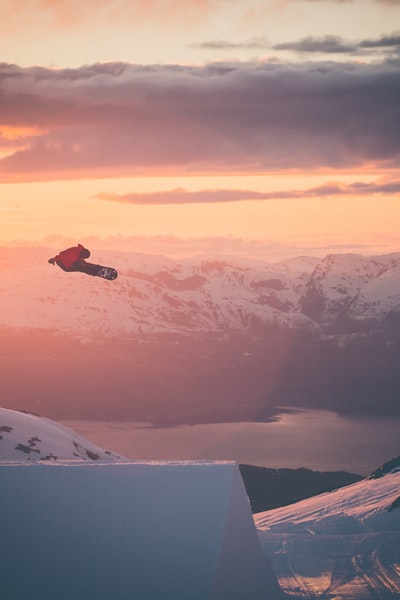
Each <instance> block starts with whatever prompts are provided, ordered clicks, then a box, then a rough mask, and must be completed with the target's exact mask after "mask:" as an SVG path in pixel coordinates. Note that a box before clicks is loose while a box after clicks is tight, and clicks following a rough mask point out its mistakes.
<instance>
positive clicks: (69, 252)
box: [53, 244, 84, 269]
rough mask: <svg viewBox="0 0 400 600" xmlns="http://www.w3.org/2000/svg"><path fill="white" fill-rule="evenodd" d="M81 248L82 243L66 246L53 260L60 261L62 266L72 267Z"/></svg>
mask: <svg viewBox="0 0 400 600" xmlns="http://www.w3.org/2000/svg"><path fill="white" fill-rule="evenodd" d="M83 249H84V248H83V246H82V244H78V245H77V246H73V247H72V248H67V249H66V250H63V251H62V252H60V254H57V256H55V257H54V259H53V260H55V261H56V262H57V261H60V263H62V264H63V265H64V267H67V269H68V268H69V267H72V265H73V264H74V262H76V261H77V260H78V259H79V257H80V255H81V252H82V250H83Z"/></svg>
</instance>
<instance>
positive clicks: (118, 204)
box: [0, 0, 400, 259]
mask: <svg viewBox="0 0 400 600" xmlns="http://www.w3.org/2000/svg"><path fill="white" fill-rule="evenodd" d="M0 60H1V61H2V62H1V63H0V243H3V244H4V243H14V242H15V241H16V240H19V241H21V240H27V241H29V242H35V243H36V242H39V241H40V242H41V241H42V240H44V241H45V242H46V243H48V244H50V245H56V246H57V244H59V245H60V246H61V245H62V244H63V243H64V242H65V243H67V242H69V241H72V242H74V243H76V242H78V241H82V240H86V239H93V238H97V237H98V238H101V241H100V242H99V243H100V244H103V245H104V246H106V245H108V246H109V247H115V248H120V249H124V248H126V249H129V250H132V249H133V250H138V251H157V252H158V251H160V252H166V253H177V252H201V251H207V252H208V251H211V252H215V251H218V252H229V253H245V254H248V255H254V256H257V257H265V258H267V259H279V258H283V257H287V256H291V255H295V254H299V253H301V254H318V255H320V254H326V253H328V252H348V251H350V252H360V253H363V254H373V253H383V252H393V251H399V249H400V231H399V223H400V208H399V201H400V169H399V167H400V76H399V75H400V0H85V1H84V2H82V1H78V0H57V1H54V0H31V1H29V2H27V1H26V0H0Z"/></svg>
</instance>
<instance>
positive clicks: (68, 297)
mask: <svg viewBox="0 0 400 600" xmlns="http://www.w3.org/2000/svg"><path fill="white" fill-rule="evenodd" d="M52 254H54V249H43V248H35V249H32V248H30V249H25V248H4V247H3V248H0V271H1V292H2V303H3V310H2V313H1V315H0V322H1V323H2V324H3V325H5V326H12V327H43V328H46V329H52V330H56V331H63V332H67V333H69V334H75V335H77V336H79V337H85V336H91V335H96V334H98V333H101V334H102V335H120V334H127V335H131V334H149V333H162V332H167V333H171V332H181V333H182V332H183V333H195V332H210V331H216V332H218V331H226V330H236V331H238V330H239V331H240V330H248V328H249V327H250V328H251V327H259V326H260V325H261V324H266V325H269V324H273V325H277V326H279V327H295V328H301V329H307V330H309V331H324V329H328V330H329V331H332V328H334V327H335V323H336V322H338V321H340V323H341V331H342V332H343V322H344V321H343V320H344V318H345V319H347V321H346V323H347V326H348V327H349V328H350V329H349V331H350V332H352V331H353V330H354V327H358V326H359V325H360V324H363V323H364V324H365V325H368V324H370V323H371V322H380V321H382V320H383V319H385V318H386V317H387V316H388V315H389V314H390V315H392V316H394V318H397V317H398V315H399V313H400V290H399V286H398V280H399V276H400V254H389V255H382V256H372V257H364V256H361V255H357V254H344V255H334V254H332V255H328V256H327V257H325V258H324V259H322V260H319V259H317V258H310V257H298V258H295V259H290V260H285V261H281V262H277V263H267V262H261V261H255V260H254V261H253V260H247V259H234V260H229V259H226V258H223V259H221V258H218V257H217V258H210V257H198V258H191V259H185V260H179V261H178V260H172V259H169V258H166V257H163V256H155V255H143V254H133V253H122V252H107V253H106V254H105V255H103V254H101V253H97V254H96V260H97V261H98V262H100V263H104V264H110V265H112V266H115V267H116V268H117V269H118V272H119V277H118V279H117V280H115V281H113V282H107V281H104V280H101V279H99V278H92V277H88V276H87V275H84V274H82V273H65V272H63V271H61V270H60V269H58V268H57V267H54V266H50V265H49V264H48V263H47V258H48V256H49V255H52ZM74 283H75V284H76V285H73V284H74ZM27 298H29V299H30V301H29V302H27V301H26V299H27ZM66 307H68V310H66ZM351 323H352V325H351Z"/></svg>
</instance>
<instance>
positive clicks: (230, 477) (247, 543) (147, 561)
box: [0, 461, 281, 600]
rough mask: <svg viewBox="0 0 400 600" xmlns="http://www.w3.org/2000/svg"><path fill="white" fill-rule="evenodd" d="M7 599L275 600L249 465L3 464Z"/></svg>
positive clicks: (2, 561)
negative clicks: (245, 474) (247, 481)
mask: <svg viewBox="0 0 400 600" xmlns="http://www.w3.org/2000/svg"><path fill="white" fill-rule="evenodd" d="M0 485H1V494H0V518H1V545H0V546H1V550H0V565H1V582H0V590H1V598H4V600H26V599H27V598H37V599H39V598H40V600H72V599H73V600H92V599H96V600H110V599H113V600H133V599H137V600H158V599H159V600H161V599H162V600H169V599H173V600H187V599H189V598H190V599H191V600H208V599H210V600H244V599H245V598H251V600H258V599H260V600H261V599H263V600H266V599H268V600H275V599H278V598H281V592H280V589H279V586H278V584H277V582H276V579H275V576H274V574H273V572H272V569H271V567H270V565H269V563H268V560H267V558H266V556H265V554H264V553H263V551H262V549H261V547H260V545H259V541H258V537H257V533H256V529H255V526H254V522H253V519H252V516H251V512H250V507H249V502H248V499H247V496H246V492H245V489H244V486H243V482H242V479H241V476H240V472H239V469H238V466H237V465H236V464H235V463H215V462H196V463H195V462H175V463H174V462H161V463H154V462H130V461H124V462H99V461H95V462H79V461H77V462H71V461H70V462H56V463H52V462H46V463H37V462H36V463H31V464H28V463H26V462H23V463H15V462H14V463H9V464H2V465H0Z"/></svg>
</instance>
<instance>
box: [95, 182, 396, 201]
mask: <svg viewBox="0 0 400 600" xmlns="http://www.w3.org/2000/svg"><path fill="white" fill-rule="evenodd" d="M373 194H392V195H400V180H393V181H386V182H374V183H365V182H355V183H351V184H348V185H345V184H341V183H335V182H329V183H326V184H324V185H320V186H317V187H313V188H309V189H304V190H284V191H281V190H280V191H274V192H258V191H255V190H252V191H251V190H234V189H231V190H223V189H215V190H199V191H194V192H193V191H188V190H185V189H182V188H177V189H174V190H166V191H161V192H148V193H136V192H133V193H131V194H110V193H99V194H97V195H96V198H98V199H99V200H109V201H111V202H126V203H128V204H146V205H151V204H192V203H201V204H205V203H214V202H238V201H243V200H278V199H301V198H326V197H328V196H341V197H343V196H360V195H363V196H370V195H373Z"/></svg>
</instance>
